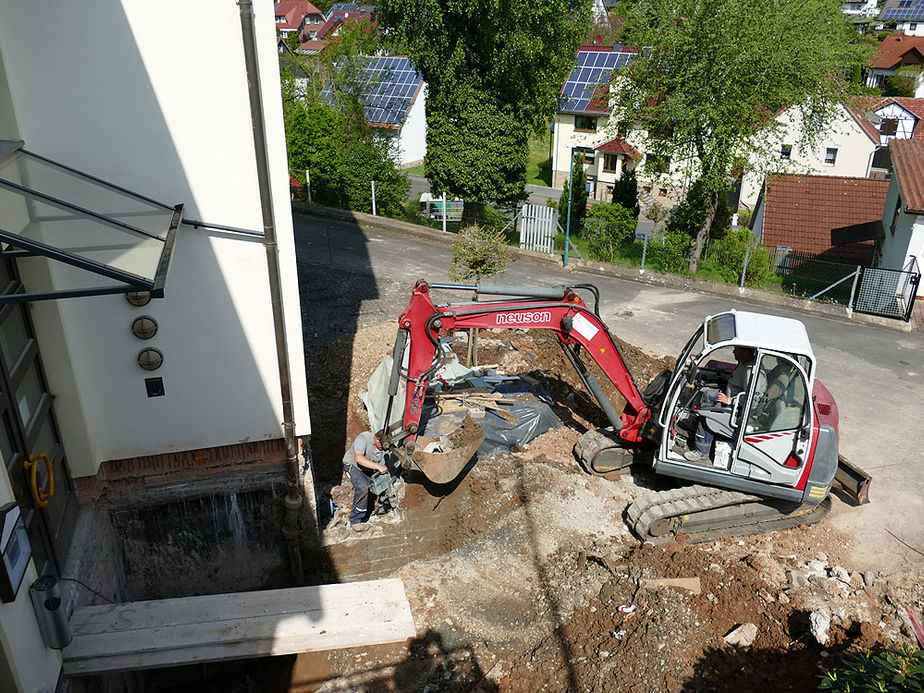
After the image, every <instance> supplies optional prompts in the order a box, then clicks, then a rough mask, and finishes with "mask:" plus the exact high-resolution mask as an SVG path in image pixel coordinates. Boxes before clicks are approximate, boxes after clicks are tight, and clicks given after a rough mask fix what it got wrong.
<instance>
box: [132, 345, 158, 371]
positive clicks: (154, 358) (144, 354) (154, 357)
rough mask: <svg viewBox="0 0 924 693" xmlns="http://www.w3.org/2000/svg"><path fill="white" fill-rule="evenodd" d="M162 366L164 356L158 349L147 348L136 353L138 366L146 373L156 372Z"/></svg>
mask: <svg viewBox="0 0 924 693" xmlns="http://www.w3.org/2000/svg"><path fill="white" fill-rule="evenodd" d="M163 364H164V354H163V352H161V350H160V349H155V348H154V347H148V348H147V349H142V350H141V351H140V352H139V353H138V365H139V366H141V367H142V368H143V369H144V370H146V371H156V370H157V369H158V368H160V367H161V366H162V365H163Z"/></svg>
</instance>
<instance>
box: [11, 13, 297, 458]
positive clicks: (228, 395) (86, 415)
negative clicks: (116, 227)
mask: <svg viewBox="0 0 924 693" xmlns="http://www.w3.org/2000/svg"><path fill="white" fill-rule="evenodd" d="M255 14H256V20H257V33H258V52H259V60H260V65H261V81H262V87H263V93H264V111H265V118H266V125H267V132H268V137H267V139H268V150H269V157H270V165H271V170H272V181H271V184H272V195H273V207H274V211H275V222H276V229H277V234H278V237H279V249H280V260H281V264H282V281H283V286H284V301H285V306H286V328H287V332H288V340H289V359H290V364H291V368H292V380H293V386H294V387H293V395H294V406H295V412H296V422H297V432H298V434H300V435H301V434H306V433H308V432H309V422H308V404H307V389H306V374H305V370H304V350H303V346H302V335H301V316H300V307H299V296H298V285H297V275H296V270H295V256H294V239H293V230H292V219H291V212H290V207H289V200H288V172H287V163H286V152H285V141H284V134H283V124H282V108H281V101H280V98H279V93H280V87H279V75H278V67H277V58H276V53H275V51H276V37H275V26H274V22H273V6H272V3H271V2H270V0H256V2H255ZM49 26H66V27H68V30H67V31H64V32H58V33H57V34H56V37H55V41H54V43H55V48H54V50H48V46H47V44H45V43H43V42H41V41H36V40H35V37H36V36H41V35H44V34H46V33H47V28H48V27H49ZM202 26H208V27H209V31H207V32H202V31H201V27H202ZM0 46H2V50H3V60H4V63H5V67H6V73H7V77H8V81H9V92H10V93H11V95H12V102H13V103H12V105H13V108H14V109H15V112H16V115H17V116H18V121H19V124H20V130H21V136H22V138H23V139H24V140H25V141H26V146H27V147H28V148H29V149H31V150H32V151H35V152H37V153H40V154H43V155H45V156H48V157H49V158H52V159H54V160H57V161H61V162H62V163H65V164H67V165H70V166H73V167H75V168H78V169H81V170H84V171H87V172H88V173H91V174H93V175H95V176H98V177H100V178H102V179H104V180H111V181H112V182H114V183H117V184H119V185H122V186H124V187H127V188H129V189H133V190H137V191H138V192H140V193H142V194H145V195H147V196H150V197H153V198H155V199H159V200H161V201H163V202H166V203H169V204H174V203H179V202H182V203H185V205H186V210H185V217H186V218H193V219H200V220H204V221H208V222H212V223H218V224H225V225H229V226H236V227H243V228H248V229H253V230H262V218H261V213H260V200H259V190H258V187H257V176H256V164H255V160H254V151H253V139H252V134H251V133H252V130H251V121H250V110H249V103H248V96H247V80H246V74H245V69H244V58H243V47H242V40H241V27H240V19H239V14H238V7H237V5H236V4H234V3H227V2H221V1H219V0H202V1H201V2H197V3H186V2H181V1H179V0H166V1H165V2H161V3H156V4H151V3H134V2H125V3H124V4H123V3H121V2H118V1H117V0H88V1H87V2H84V3H79V4H67V3H54V4H52V3H38V4H34V5H33V4H30V5H23V4H22V3H19V2H16V1H15V0H0ZM63 56H66V59H65V58H64V57H63ZM0 87H2V84H0ZM0 91H2V89H0ZM2 106H3V103H2V99H0V111H2V110H4V109H3V108H2ZM2 123H3V116H0V125H2ZM265 258H266V256H265V252H264V249H263V246H262V244H261V243H260V242H258V241H257V242H255V241H251V240H242V239H241V238H239V237H230V236H223V235H221V234H216V233H209V232H206V231H202V230H193V229H192V228H191V227H187V226H183V227H181V228H180V231H179V233H178V238H177V245H176V248H175V252H174V256H173V264H172V267H171V270H170V276H169V279H168V282H167V292H166V298H164V299H163V300H155V301H152V302H151V303H150V304H149V305H148V306H146V307H144V308H141V309H138V308H134V307H132V306H130V305H129V304H128V303H127V302H126V301H125V300H124V298H122V297H119V296H114V297H91V298H80V299H67V300H64V301H57V302H51V303H45V304H34V305H33V315H34V317H35V322H36V330H37V332H38V336H39V343H40V345H41V351H42V354H43V361H44V363H45V365H46V369H47V371H48V373H47V375H48V379H49V381H50V382H49V385H50V388H51V389H52V390H53V392H54V394H55V396H56V402H55V410H56V413H57V414H58V418H59V422H60V424H61V427H62V436H63V437H64V442H65V447H66V448H67V451H68V455H69V462H70V465H71V468H72V473H73V474H74V476H83V475H90V474H94V473H96V471H97V469H98V466H99V464H100V463H101V462H102V461H104V460H106V459H114V458H121V457H131V456H136V455H147V454H154V453H160V452H168V451H174V450H182V449H192V448H200V447H211V446H219V445H225V444H231V443H237V442H245V441H252V440H260V439H269V438H279V437H281V436H282V429H281V425H280V422H281V421H282V411H281V402H280V394H279V384H278V374H277V370H276V355H275V342H274V333H273V322H272V315H271V310H270V302H269V290H268V280H267V272H266V259H265ZM62 276H63V274H62V273H58V274H56V277H57V278H59V279H60V278H61V277H62ZM24 279H25V280H26V282H27V288H28V282H29V279H30V278H29V277H28V276H25V277H24ZM140 314H149V315H152V316H153V317H155V318H156V319H157V320H158V322H159V324H160V331H159V332H158V334H157V336H156V337H154V338H153V339H152V340H149V341H148V342H141V341H139V340H137V339H135V338H134V337H133V336H132V335H131V334H130V323H131V320H132V319H133V318H134V317H135V316H137V315H140ZM148 345H150V346H155V347H157V348H159V349H161V351H163V352H164V356H165V363H164V366H163V367H162V368H161V369H160V370H159V371H157V372H156V373H148V372H146V371H142V370H141V369H140V368H139V367H138V366H137V365H136V364H135V357H136V354H137V353H138V351H140V349H141V348H143V347H144V346H148ZM151 375H157V376H162V377H163V378H164V385H165V389H166V393H167V395H166V397H158V398H147V397H146V395H145V390H144V382H143V381H144V377H145V376H151Z"/></svg>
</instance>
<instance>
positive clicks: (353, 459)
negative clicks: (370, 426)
mask: <svg viewBox="0 0 924 693" xmlns="http://www.w3.org/2000/svg"><path fill="white" fill-rule="evenodd" d="M343 470H344V471H345V472H346V473H347V475H348V476H349V477H350V483H351V484H353V510H352V512H350V527H351V528H352V529H353V530H354V531H356V532H364V531H365V530H366V529H367V527H368V526H367V525H366V524H365V522H366V519H367V518H368V517H369V510H370V507H369V486H370V485H371V481H370V479H369V477H370V476H371V475H372V474H374V473H375V472H381V473H386V472H388V467H387V466H386V465H385V451H384V450H383V449H382V441H381V440H379V437H378V434H375V435H373V434H372V433H371V432H370V431H363V432H362V433H360V434H359V435H358V436H356V440H354V441H353V444H352V445H351V446H350V449H349V450H347V452H346V454H345V455H344V456H343Z"/></svg>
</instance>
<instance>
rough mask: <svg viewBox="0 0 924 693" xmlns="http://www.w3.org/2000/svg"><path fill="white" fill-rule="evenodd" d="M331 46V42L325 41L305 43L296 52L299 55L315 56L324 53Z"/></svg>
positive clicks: (318, 40)
mask: <svg viewBox="0 0 924 693" xmlns="http://www.w3.org/2000/svg"><path fill="white" fill-rule="evenodd" d="M329 44H330V41H327V40H325V39H317V40H316V41H305V42H304V43H303V44H301V45H300V46H299V47H298V48H296V49H295V52H296V53H298V54H299V55H315V54H317V53H320V52H321V51H323V50H324V49H325V48H327V46H328V45H329Z"/></svg>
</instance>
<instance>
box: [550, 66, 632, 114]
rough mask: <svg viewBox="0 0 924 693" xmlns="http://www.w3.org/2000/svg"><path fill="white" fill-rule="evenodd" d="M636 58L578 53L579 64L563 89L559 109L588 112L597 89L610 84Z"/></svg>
mask: <svg viewBox="0 0 924 693" xmlns="http://www.w3.org/2000/svg"><path fill="white" fill-rule="evenodd" d="M635 56H636V54H635V53H624V52H616V51H578V53H577V64H576V65H575V67H574V68H573V69H572V70H571V74H569V75H568V79H567V80H566V81H565V84H564V85H563V86H562V89H561V95H560V97H559V108H560V109H561V110H563V111H569V112H581V111H586V110H588V109H589V107H590V102H591V101H592V100H593V97H594V92H595V91H596V90H597V87H599V86H601V85H604V84H606V83H607V82H609V80H610V76H611V75H612V73H613V72H614V71H615V70H618V69H620V68H622V67H625V66H626V65H628V64H629V63H630V62H632V61H633V60H634V59H635Z"/></svg>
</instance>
